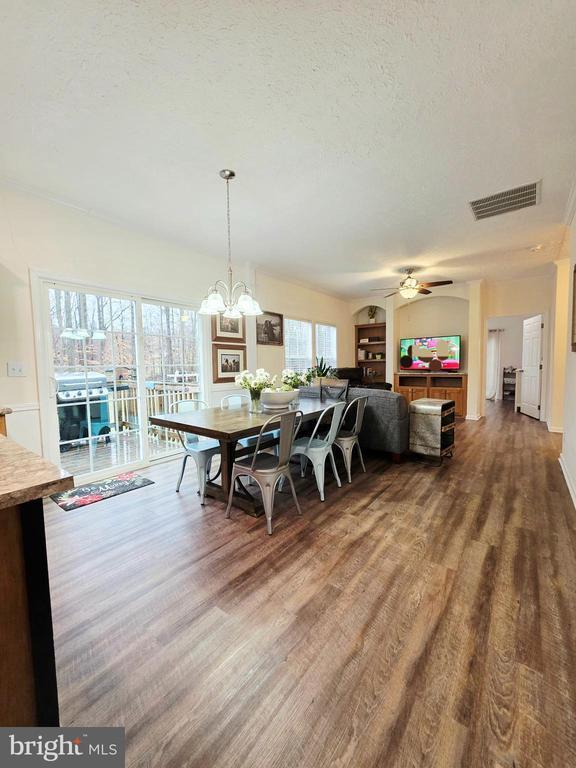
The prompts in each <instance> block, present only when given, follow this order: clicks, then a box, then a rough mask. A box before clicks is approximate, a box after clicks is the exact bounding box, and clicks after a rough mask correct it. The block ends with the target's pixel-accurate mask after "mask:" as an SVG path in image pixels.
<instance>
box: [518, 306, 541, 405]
mask: <svg viewBox="0 0 576 768" xmlns="http://www.w3.org/2000/svg"><path fill="white" fill-rule="evenodd" d="M541 392H542V315H535V316H534V317H528V318H527V319H526V320H524V332H523V337H522V399H521V403H520V411H521V412H522V413H525V414H526V416H532V417H533V418H535V419H539V418H540V397H541Z"/></svg>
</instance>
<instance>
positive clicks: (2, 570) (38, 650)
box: [0, 436, 74, 726]
mask: <svg viewBox="0 0 576 768" xmlns="http://www.w3.org/2000/svg"><path fill="white" fill-rule="evenodd" d="M73 486H74V478H73V477H72V476H71V475H70V474H68V472H64V471H63V470H61V469H59V468H58V467H56V466H55V465H54V464H51V463H50V462H49V461H46V459H43V458H42V457H41V456H37V455H36V454H35V453H32V452H31V451H28V450H26V449H25V448H23V447H22V446H21V445H18V443H15V442H14V441H13V440H9V439H8V438H7V437H2V436H0V624H1V627H2V631H1V633H0V635H1V637H0V641H1V644H2V649H1V653H0V680H1V681H2V685H1V686H0V726H36V725H45V726H57V725H59V724H60V723H59V714H58V687H57V683H56V663H55V660H54V633H53V629H52V608H51V605H50V584H49V577H48V556H47V553H46V535H45V529H44V508H43V503H42V498H43V497H44V496H48V495H50V494H52V493H58V492H59V491H65V490H67V489H69V488H72V487H73Z"/></svg>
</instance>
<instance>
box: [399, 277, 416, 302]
mask: <svg viewBox="0 0 576 768" xmlns="http://www.w3.org/2000/svg"><path fill="white" fill-rule="evenodd" d="M399 291H400V296H402V298H404V299H413V298H414V296H417V295H418V280H416V278H415V277H412V276H411V275H409V276H408V277H407V278H406V279H405V280H404V281H403V282H402V284H401V286H400V289H399Z"/></svg>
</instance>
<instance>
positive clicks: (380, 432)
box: [348, 387, 410, 461]
mask: <svg viewBox="0 0 576 768" xmlns="http://www.w3.org/2000/svg"><path fill="white" fill-rule="evenodd" d="M356 397H368V402H367V403H366V411H365V412H364V422H363V424H362V431H361V432H360V445H361V446H362V448H369V449H371V450H373V451H385V452H386V453H389V454H391V456H392V459H393V460H395V461H399V460H400V458H401V457H402V455H403V454H404V453H406V452H407V451H408V445H409V442H410V434H409V433H410V414H409V411H408V405H407V403H406V400H405V399H404V397H403V396H402V395H399V394H398V393H397V392H389V391H388V390H385V389H368V388H366V387H350V388H349V389H348V400H354V398H356Z"/></svg>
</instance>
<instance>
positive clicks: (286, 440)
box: [226, 411, 303, 535]
mask: <svg viewBox="0 0 576 768" xmlns="http://www.w3.org/2000/svg"><path fill="white" fill-rule="evenodd" d="M302 416H303V414H302V411H286V412H285V413H281V414H278V415H275V416H271V417H270V418H269V419H268V421H267V422H266V423H265V424H263V426H262V429H261V430H260V434H259V435H258V439H257V441H256V446H255V449H254V453H253V454H252V455H251V456H246V457H245V458H242V459H238V460H237V461H235V462H234V465H233V467H232V480H231V483H230V495H229V496H228V506H227V507H226V517H227V518H229V517H230V514H231V507H232V502H233V499H234V485H235V483H236V479H237V478H239V477H248V478H250V479H251V480H253V481H254V482H255V483H257V484H258V485H259V486H260V491H261V492H262V503H263V504H264V514H265V515H266V529H267V531H268V533H269V534H270V535H272V513H273V511H274V495H275V492H276V487H277V485H278V483H279V481H282V480H284V478H286V479H287V480H288V484H289V485H290V488H291V490H292V497H293V499H294V504H295V505H296V509H297V510H298V514H299V515H301V514H302V510H301V509H300V505H299V504H298V497H297V496H296V489H295V488H294V481H293V480H292V477H291V475H290V456H291V454H292V445H293V442H294V437H295V436H296V434H297V433H298V430H299V429H300V424H301V423H302ZM278 421H279V422H280V429H279V433H280V442H279V450H278V455H277V456H273V455H272V454H270V453H267V452H265V451H261V450H260V441H261V440H262V439H263V438H266V436H267V435H268V434H269V432H270V424H272V423H273V422H275V423H278Z"/></svg>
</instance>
